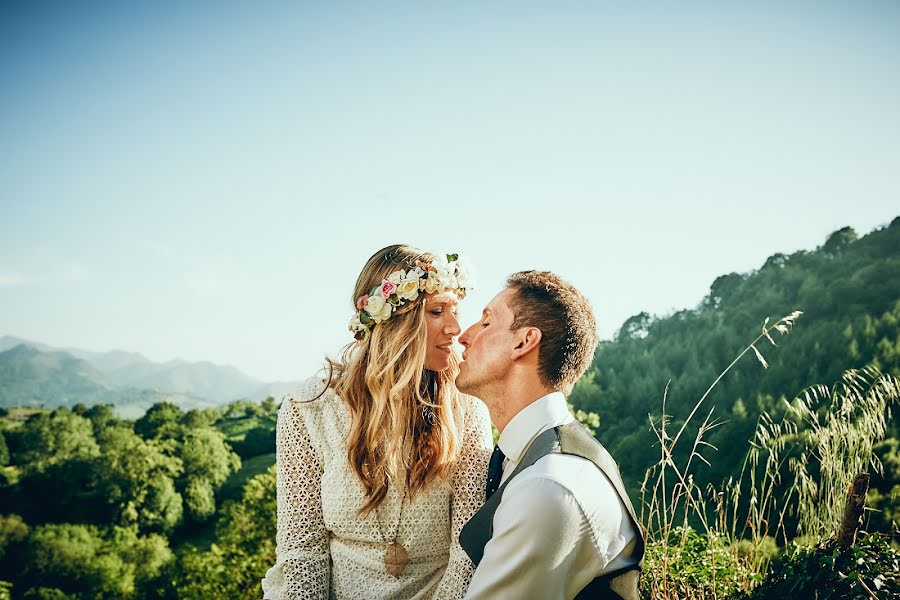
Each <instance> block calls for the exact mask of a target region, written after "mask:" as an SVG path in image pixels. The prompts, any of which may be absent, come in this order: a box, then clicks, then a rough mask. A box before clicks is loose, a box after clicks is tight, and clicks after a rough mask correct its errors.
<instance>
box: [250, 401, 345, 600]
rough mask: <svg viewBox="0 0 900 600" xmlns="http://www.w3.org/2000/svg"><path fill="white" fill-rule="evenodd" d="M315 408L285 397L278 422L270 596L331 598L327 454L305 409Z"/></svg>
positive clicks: (270, 599)
mask: <svg viewBox="0 0 900 600" xmlns="http://www.w3.org/2000/svg"><path fill="white" fill-rule="evenodd" d="M308 410H316V409H315V408H314V407H312V406H305V405H304V404H303V403H301V402H297V401H294V400H293V399H292V398H291V397H290V396H288V397H286V398H285V399H284V401H283V402H282V404H281V408H280V409H279V410H278V422H277V426H276V434H275V438H276V442H275V445H276V464H277V467H276V474H277V477H276V480H277V488H278V498H277V503H278V510H277V516H278V529H277V532H276V534H275V542H276V548H275V555H276V559H275V566H273V567H272V568H271V569H269V571H268V572H267V573H266V576H265V578H264V579H263V580H262V588H263V595H264V597H265V598H266V600H287V599H292V600H293V599H297V600H301V599H302V600H313V599H317V600H324V599H327V598H328V587H329V581H330V575H331V573H330V571H331V564H330V558H329V551H328V532H327V531H326V529H325V521H324V519H323V517H322V496H321V493H320V492H321V481H322V458H321V456H320V454H319V453H318V452H317V451H316V449H315V448H314V447H313V445H312V443H311V441H310V438H309V433H308V431H307V426H306V423H305V422H304V419H303V414H302V413H303V412H304V411H308Z"/></svg>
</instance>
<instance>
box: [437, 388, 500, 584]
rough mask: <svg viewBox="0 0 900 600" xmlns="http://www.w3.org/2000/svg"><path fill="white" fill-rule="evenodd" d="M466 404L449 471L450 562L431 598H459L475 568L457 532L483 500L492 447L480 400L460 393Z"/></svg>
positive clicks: (485, 410)
mask: <svg viewBox="0 0 900 600" xmlns="http://www.w3.org/2000/svg"><path fill="white" fill-rule="evenodd" d="M463 399H464V401H466V402H467V403H468V404H467V406H466V416H465V430H464V433H463V445H462V450H461V452H460V455H459V459H458V461H457V464H456V466H455V467H454V469H453V472H452V474H451V482H450V484H451V488H452V489H451V493H452V496H451V499H450V527H451V541H450V562H449V563H448V564H447V571H446V572H445V573H444V576H443V578H442V579H441V582H440V584H439V585H438V588H437V590H436V591H435V594H434V598H441V600H443V599H444V598H449V599H453V598H462V597H463V596H464V595H465V593H466V588H468V587H469V580H470V579H471V578H472V573H474V572H475V565H473V564H472V561H471V560H469V556H468V555H467V554H466V552H465V550H463V549H462V546H460V545H459V532H460V531H461V530H462V528H463V525H465V524H466V522H467V521H468V520H469V519H470V518H472V515H474V514H475V513H476V512H477V511H478V509H479V508H481V505H482V504H484V488H485V483H486V481H487V468H488V461H489V460H490V456H491V449H492V447H493V444H494V442H493V437H492V435H491V418H490V416H489V415H488V410H487V407H485V405H484V403H483V402H482V401H481V400H479V399H477V398H473V397H471V396H463Z"/></svg>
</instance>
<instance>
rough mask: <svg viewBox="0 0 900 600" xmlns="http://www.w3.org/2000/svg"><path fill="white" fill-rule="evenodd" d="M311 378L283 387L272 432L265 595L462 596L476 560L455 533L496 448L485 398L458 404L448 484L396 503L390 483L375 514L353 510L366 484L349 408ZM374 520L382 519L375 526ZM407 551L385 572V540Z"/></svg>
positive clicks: (276, 599)
mask: <svg viewBox="0 0 900 600" xmlns="http://www.w3.org/2000/svg"><path fill="white" fill-rule="evenodd" d="M323 387H324V382H323V381H322V380H321V379H319V378H311V379H308V380H307V381H306V382H304V383H303V384H302V385H301V386H300V388H299V389H298V390H297V391H296V392H294V393H292V394H288V395H287V396H286V397H285V398H284V401H283V402H282V404H281V408H280V410H279V412H278V425H277V430H276V440H277V441H276V446H277V465H278V466H277V475H278V476H277V482H278V483H277V486H278V531H277V534H276V538H275V541H276V545H277V546H276V550H275V553H276V563H275V565H274V566H273V567H272V568H271V569H269V570H268V572H266V576H265V578H264V579H263V580H262V588H263V593H264V596H265V598H266V599H269V600H282V599H287V598H290V599H304V600H305V599H313V598H315V599H321V600H326V599H336V600H346V599H353V598H359V599H366V600H371V599H381V598H385V599H386V598H391V599H416V600H418V599H428V598H434V599H440V600H445V599H448V598H450V599H452V598H462V597H463V595H464V594H465V592H466V588H467V587H468V585H469V579H470V578H471V577H472V573H473V572H474V570H475V567H474V566H473V565H472V563H471V561H470V560H469V557H468V556H467V555H466V553H465V551H463V549H462V548H461V547H460V545H459V532H460V530H461V529H462V526H463V525H464V524H465V523H466V521H468V520H469V518H470V517H471V516H472V515H473V514H474V513H475V511H476V510H478V508H479V507H480V506H481V505H482V503H483V502H484V487H485V478H486V473H487V464H488V460H489V457H490V453H491V448H492V446H493V441H492V439H491V428H490V417H489V416H488V412H487V409H486V408H485V406H484V404H483V403H482V402H481V401H480V400H478V399H475V398H471V397H468V396H462V398H463V402H465V407H464V408H465V432H464V435H463V447H462V450H461V453H460V456H459V459H458V461H457V464H456V465H455V466H454V468H453V469H452V470H451V473H450V477H449V480H448V481H443V480H436V481H435V482H433V483H432V484H430V485H429V486H428V487H427V488H426V489H425V490H424V491H422V492H420V493H419V494H417V495H416V497H415V499H414V500H413V501H412V502H409V501H408V500H407V501H406V502H405V503H404V505H403V512H402V520H400V521H399V530H398V519H399V518H400V515H401V513H400V507H401V495H402V493H403V491H402V490H398V489H396V488H395V487H393V486H392V487H390V488H389V490H388V495H387V497H386V498H385V500H384V502H382V504H381V506H380V507H379V508H378V510H377V511H372V512H371V513H369V514H368V515H367V516H366V517H360V516H359V515H358V513H357V511H358V509H359V508H360V507H361V506H362V505H363V501H364V491H363V487H362V484H361V483H360V482H359V479H358V478H357V476H356V474H355V472H354V471H353V469H352V467H351V466H350V464H349V462H348V461H347V445H346V444H347V438H348V435H349V431H350V413H349V409H348V407H347V405H346V404H345V403H344V401H343V400H341V398H340V397H339V396H338V395H337V394H335V393H334V391H333V390H331V389H329V390H326V391H325V393H324V394H323V395H322V397H321V398H318V399H317V400H313V401H310V399H311V398H315V397H316V396H317V395H318V394H319V392H320V391H321V390H322V388H323ZM376 518H380V521H381V526H380V528H379V524H378V521H377V520H376ZM395 531H397V532H398V533H397V541H398V543H400V544H402V545H403V546H404V547H405V548H406V550H407V551H408V553H409V564H408V565H407V566H406V570H405V571H404V572H403V574H402V575H400V577H399V578H395V577H394V576H393V575H391V574H390V573H388V572H387V571H386V570H385V566H384V553H385V548H386V544H385V541H384V540H385V539H387V541H388V542H390V541H392V539H393V535H394V532H395Z"/></svg>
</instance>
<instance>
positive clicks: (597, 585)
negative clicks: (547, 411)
mask: <svg viewBox="0 0 900 600" xmlns="http://www.w3.org/2000/svg"><path fill="white" fill-rule="evenodd" d="M551 453H560V454H573V455H575V456H580V457H582V458H586V459H587V460H589V461H591V462H592V463H594V465H596V466H597V468H598V469H600V471H601V472H603V474H604V475H606V478H607V479H609V481H610V482H611V483H612V485H613V488H615V490H616V493H617V494H618V495H619V498H621V499H622V503H623V504H624V505H625V508H627V509H628V516H629V518H630V519H631V526H632V527H634V530H635V532H636V534H637V540H636V543H635V545H634V550H633V551H632V554H631V556H632V558H633V559H635V560H636V561H637V564H635V565H632V566H629V567H625V568H623V569H619V570H617V571H613V572H611V573H606V574H604V575H601V576H599V577H597V578H596V579H594V580H593V581H591V582H590V583H589V584H588V585H587V587H585V588H584V589H583V590H581V592H579V594H578V595H577V596H576V597H575V598H576V599H577V600H584V599H587V598H591V599H607V598H609V599H613V600H620V599H621V600H639V599H640V593H639V592H638V579H639V577H640V573H641V568H642V567H643V564H644V538H643V536H642V534H641V528H640V526H639V525H638V522H637V517H635V514H634V507H633V506H632V505H631V501H630V500H629V499H628V493H627V492H626V491H625V485H624V484H623V483H622V477H621V476H620V475H619V468H618V466H617V465H616V463H615V461H613V459H612V457H611V456H610V455H609V452H607V451H606V448H604V447H603V446H601V445H600V442H598V441H597V440H595V439H594V438H593V437H591V434H590V433H588V432H587V430H585V428H584V427H583V426H582V425H581V424H580V423H578V422H577V421H572V422H571V423H567V424H565V425H560V426H558V427H553V428H551V429H548V430H547V431H544V432H543V433H541V434H540V435H539V436H537V437H536V438H535V440H534V441H533V442H532V443H531V445H530V446H529V447H528V450H527V451H526V452H525V456H523V457H522V460H521V462H519V464H518V466H516V469H515V470H514V471H513V472H512V474H510V476H509V477H507V478H506V481H504V482H503V484H501V485H500V487H499V488H497V491H496V492H494V494H493V495H492V496H491V497H490V498H489V499H488V501H487V502H485V503H484V505H483V506H482V507H481V509H480V510H479V511H478V512H477V513H475V515H473V516H472V518H471V519H469V522H468V523H466V524H465V526H464V527H463V528H462V531H461V532H460V534H459V543H460V545H461V546H462V548H463V550H465V551H466V554H468V555H469V558H471V559H472V562H473V563H475V564H476V565H477V564H478V563H479V562H481V559H482V557H483V556H484V547H485V545H487V543H488V542H489V541H490V539H491V537H492V536H493V535H494V513H495V512H496V511H497V507H498V506H500V501H501V500H502V498H503V491H504V490H505V489H506V486H507V485H508V484H509V482H510V481H512V479H513V477H515V476H516V475H518V474H519V473H521V472H522V470H524V469H525V468H527V467H530V466H531V465H533V464H534V463H535V462H537V460H538V459H539V458H541V457H542V456H546V455H548V454H551Z"/></svg>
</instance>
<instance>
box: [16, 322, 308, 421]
mask: <svg viewBox="0 0 900 600" xmlns="http://www.w3.org/2000/svg"><path fill="white" fill-rule="evenodd" d="M294 385H295V382H272V383H266V382H263V381H259V380H258V379H254V378H253V377H250V376H249V375H247V374H245V373H242V372H241V371H239V370H238V369H236V368H234V367H231V366H222V365H215V364H213V363H210V362H205V361H204V362H188V361H184V360H172V361H168V362H165V363H158V362H153V361H151V360H149V359H147V358H146V357H144V356H143V355H141V354H138V353H135V352H124V351H121V350H113V351H110V352H90V351H88V350H81V349H78V348H54V347H52V346H48V345H46V344H41V343H39V342H33V341H30V340H24V339H21V338H17V337H13V336H3V337H0V406H2V407H5V408H11V407H16V406H41V405H43V406H45V407H48V408H50V407H56V406H72V405H74V404H77V403H79V402H80V403H82V404H86V405H91V404H98V403H102V404H114V405H115V406H116V407H117V408H119V412H120V414H121V415H122V416H123V417H124V416H132V415H133V414H140V413H143V411H144V410H146V409H147V408H149V407H150V406H151V405H153V404H154V403H155V402H160V401H164V400H165V401H169V402H173V403H175V404H177V405H179V406H181V407H182V408H183V409H185V410H187V409H190V408H202V407H207V406H215V405H219V404H224V403H226V402H230V401H232V400H236V399H238V398H247V399H250V400H255V401H259V400H263V399H264V398H266V397H267V396H274V397H276V398H280V397H281V396H282V395H284V393H286V392H287V391H289V390H290V389H291V388H292V387H293V386H294ZM126 413H127V414H126Z"/></svg>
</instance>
